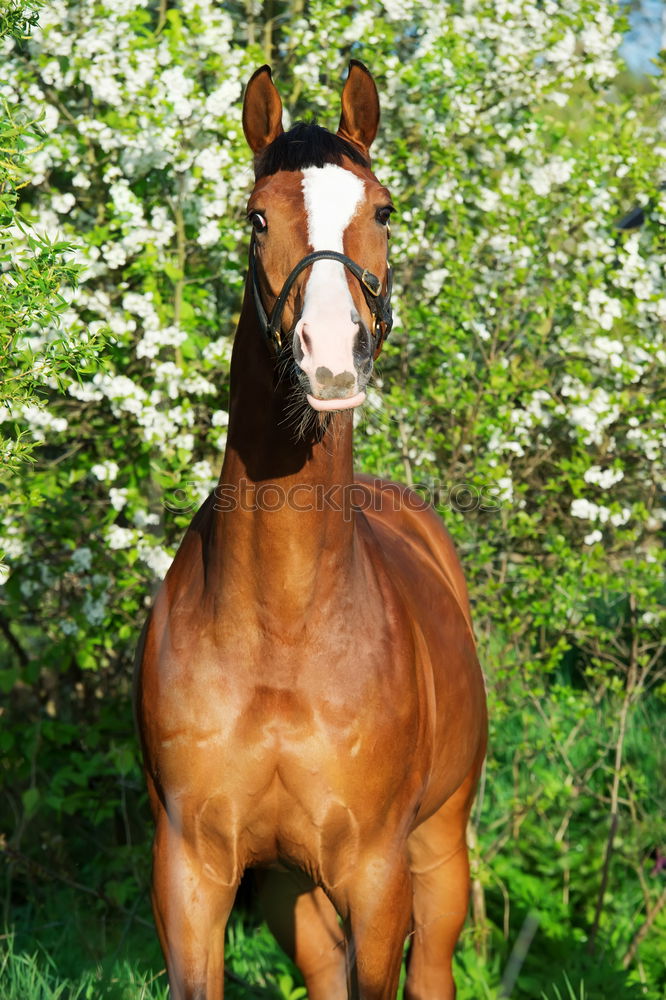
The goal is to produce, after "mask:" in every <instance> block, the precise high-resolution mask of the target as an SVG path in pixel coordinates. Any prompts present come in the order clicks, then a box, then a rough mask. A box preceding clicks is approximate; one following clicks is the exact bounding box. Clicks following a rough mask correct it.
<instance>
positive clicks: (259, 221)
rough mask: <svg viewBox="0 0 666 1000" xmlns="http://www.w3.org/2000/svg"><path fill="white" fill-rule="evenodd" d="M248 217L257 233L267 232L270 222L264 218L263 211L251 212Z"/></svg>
mask: <svg viewBox="0 0 666 1000" xmlns="http://www.w3.org/2000/svg"><path fill="white" fill-rule="evenodd" d="M248 219H249V220H250V222H251V224H252V228H253V229H254V231H255V233H265V232H266V230H267V229H268V223H267V222H266V220H265V219H264V217H263V215H262V214H261V212H250V214H249V215H248Z"/></svg>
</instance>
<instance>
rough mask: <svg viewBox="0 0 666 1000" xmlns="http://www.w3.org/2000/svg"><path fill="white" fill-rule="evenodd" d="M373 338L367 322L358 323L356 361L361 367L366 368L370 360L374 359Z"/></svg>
mask: <svg viewBox="0 0 666 1000" xmlns="http://www.w3.org/2000/svg"><path fill="white" fill-rule="evenodd" d="M372 355H373V350H372V338H371V336H370V331H369V330H368V328H367V326H366V325H365V323H363V322H361V323H359V325H358V333H357V334H356V338H355V340H354V362H355V364H356V367H357V368H359V369H362V370H364V369H366V368H367V367H368V362H371V361H372Z"/></svg>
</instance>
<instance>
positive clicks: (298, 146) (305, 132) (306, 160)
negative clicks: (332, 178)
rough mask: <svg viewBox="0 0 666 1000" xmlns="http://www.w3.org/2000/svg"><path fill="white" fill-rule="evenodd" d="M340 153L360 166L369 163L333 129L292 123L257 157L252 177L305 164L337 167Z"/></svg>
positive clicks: (296, 167)
mask: <svg viewBox="0 0 666 1000" xmlns="http://www.w3.org/2000/svg"><path fill="white" fill-rule="evenodd" d="M343 156H347V157H348V158H349V159H350V160H351V161H352V162H353V163H358V164H359V165H360V166H362V167H368V166H369V165H370V163H369V161H368V158H367V156H364V155H363V153H362V152H361V150H360V149H359V148H358V146H354V145H353V143H351V142H348V141H347V139H343V138H342V137H341V136H339V135H336V134H335V132H329V131H328V129H326V128H323V127H322V126H321V125H317V124H315V123H314V122H296V124H295V125H292V127H291V128H290V129H289V131H288V132H283V133H282V134H281V135H279V136H278V137H277V139H274V140H273V142H272V143H271V144H270V146H267V147H266V149H265V150H264V151H263V153H261V154H260V155H259V156H258V157H257V161H256V163H255V173H256V179H257V180H259V178H261V177H268V176H269V175H270V174H276V173H277V172H278V170H305V169H306V168H307V167H323V166H324V165H325V164H326V163H336V164H337V165H338V166H339V165H340V164H341V163H342V157H343Z"/></svg>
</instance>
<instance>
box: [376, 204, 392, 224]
mask: <svg viewBox="0 0 666 1000" xmlns="http://www.w3.org/2000/svg"><path fill="white" fill-rule="evenodd" d="M392 211H393V206H392V205H385V206H384V207H383V208H378V209H377V211H376V212H375V219H376V220H377V222H378V223H379V224H380V225H381V226H388V224H389V221H390V219H391V212H392Z"/></svg>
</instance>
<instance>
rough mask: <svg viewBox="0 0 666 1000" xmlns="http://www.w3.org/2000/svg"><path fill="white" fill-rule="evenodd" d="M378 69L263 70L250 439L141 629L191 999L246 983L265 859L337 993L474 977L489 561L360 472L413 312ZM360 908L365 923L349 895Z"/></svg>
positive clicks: (255, 105)
mask: <svg viewBox="0 0 666 1000" xmlns="http://www.w3.org/2000/svg"><path fill="white" fill-rule="evenodd" d="M378 123H379V102H378V98H377V91H376V88H375V85H374V82H373V80H372V77H371V76H370V74H369V73H368V71H367V70H366V69H365V67H363V66H362V65H361V64H360V63H357V62H352V64H351V67H350V72H349V77H348V79H347V82H346V84H345V87H344V90H343V94H342V117H341V120H340V127H339V130H338V132H337V134H333V133H331V132H328V131H327V130H325V129H323V128H321V127H319V126H317V125H304V124H299V125H296V126H295V127H294V128H292V129H291V130H290V131H289V132H286V133H285V132H283V129H282V105H281V102H280V98H279V96H278V93H277V90H276V89H275V87H274V85H273V83H272V80H271V74H270V70H269V69H268V67H266V66H264V67H263V68H262V69H260V70H258V72H257V73H255V74H254V76H253V77H252V79H251V80H250V83H249V84H248V87H247V90H246V94H245V104H244V109H243V126H244V130H245V135H246V138H247V141H248V143H249V145H250V148H251V149H252V151H253V152H254V154H255V170H256V183H255V187H254V190H253V192H252V195H251V198H250V202H249V206H248V218H249V222H250V224H251V226H252V228H253V234H252V246H251V250H250V253H251V262H250V269H249V274H248V280H247V285H246V293H245V299H244V302H243V308H242V312H241V316H240V321H239V324H238V331H237V333H236V339H235V343H234V349H233V359H232V367H231V407H230V418H229V435H228V444H227V450H226V454H225V458H224V464H223V466H222V473H221V476H220V481H219V485H218V488H217V490H216V491H215V493H214V494H213V495H212V496H211V497H210V498H209V499H208V500H207V501H206V503H205V504H204V505H203V507H202V508H201V510H200V511H199V512H198V514H197V515H196V517H195V518H194V520H193V522H192V525H191V527H190V529H189V530H188V532H187V534H186V535H185V538H184V539H183V542H182V544H181V546H180V549H179V550H178V554H177V555H176V558H175V560H174V562H173V565H172V567H171V569H170V570H169V572H168V574H167V577H166V580H165V582H164V584H163V586H162V589H161V591H160V592H159V594H158V596H157V599H156V602H155V606H154V609H153V612H152V614H151V617H150V620H149V622H148V623H147V626H146V629H145V632H144V637H143V641H142V649H141V651H140V656H139V662H140V670H139V673H138V682H137V713H138V720H139V726H140V732H141V737H142V742H143V752H144V759H145V769H146V775H147V781H148V788H149V792H150V797H151V802H152V808H153V812H154V817H155V823H156V833H155V842H154V874H153V907H154V913H155V919H156V922H157V928H158V932H159V936H160V941H161V944H162V948H163V950H164V955H165V957H166V961H167V965H168V972H169V981H170V984H171V991H172V996H173V997H174V1000H175V998H178V1000H195V998H198V1000H218V998H220V997H222V995H223V988H224V984H223V979H224V931H225V924H226V922H227V919H228V916H229V912H230V910H231V907H232V904H233V902H234V897H235V894H236V889H237V886H238V884H239V881H240V879H241V875H242V874H243V871H244V870H245V869H246V868H250V867H251V868H256V869H258V870H259V872H260V874H259V876H258V880H259V883H260V889H259V891H260V895H261V897H262V900H263V906H264V910H265V913H266V916H267V919H268V922H269V925H270V927H271V928H272V929H273V932H274V933H275V935H276V937H277V938H278V940H279V941H280V943H281V944H282V946H283V947H284V948H285V949H286V950H287V951H288V952H289V953H290V954H291V955H292V956H293V958H294V959H295V961H296V963H297V964H298V966H299V967H300V969H301V970H302V973H303V976H304V977H305V982H306V984H307V987H308V990H309V995H310V998H311V1000H337V998H343V997H345V998H346V997H352V998H362V1000H380V998H382V1000H389V998H394V997H395V995H396V991H397V988H398V979H399V975H400V966H401V958H402V953H403V945H404V942H405V938H406V936H407V934H408V933H409V932H410V931H411V934H412V941H411V952H410V959H409V968H408V978H407V986H406V993H405V996H406V997H408V998H410V1000H417V998H418V1000H444V998H451V997H453V996H454V994H455V988H454V985H453V978H452V973H451V956H452V952H453V948H454V945H455V943H456V940H457V938H458V935H459V933H460V929H461V927H462V924H463V921H464V919H465V914H466V910H467V900H468V882H469V870H468V860H467V848H466V844H465V826H466V822H467V818H468V814H469V810H470V805H471V801H472V797H473V795H474V790H475V786H476V781H477V777H478V774H479V770H480V768H481V764H482V760H483V756H484V753H485V741H486V712H485V696H484V686H483V680H482V676H481V671H480V669H479V664H478V661H477V658H476V654H475V649H474V639H473V635H472V627H471V623H470V614H469V605H468V600H467V593H466V588H465V582H464V579H463V575H462V571H461V569H460V566H459V564H458V560H457V558H456V555H455V552H454V549H453V546H452V543H451V541H450V539H449V537H448V535H447V534H446V532H445V530H444V528H443V527H442V524H441V523H440V520H439V518H438V517H437V516H436V514H435V513H434V511H433V510H432V509H430V508H429V507H426V506H425V505H424V504H423V502H422V501H421V499H420V498H419V497H417V496H416V495H415V494H413V493H411V492H410V491H409V490H407V489H406V488H404V487H399V486H397V485H396V484H388V483H383V482H381V481H377V480H370V479H368V478H363V477H354V473H353V471H352V410H353V408H354V407H355V406H357V405H358V404H359V403H361V402H362V401H363V399H364V397H365V387H366V385H367V382H368V379H369V377H370V374H371V370H372V367H373V360H374V358H376V356H377V354H378V353H379V350H380V348H381V344H382V340H383V338H384V336H385V335H386V333H387V332H388V329H389V327H390V322H391V311H390V304H389V296H390V270H389V268H388V263H387V252H388V243H387V237H388V220H389V214H390V211H391V202H390V197H389V194H388V191H387V190H386V189H385V188H384V187H382V185H381V184H380V183H379V182H378V181H377V179H376V178H375V176H374V174H373V173H372V172H371V170H370V166H369V162H370V161H369V156H368V149H369V147H370V145H371V143H372V141H373V139H374V138H375V134H376V132H377V126H378ZM338 915H339V917H340V918H341V920H339V919H338Z"/></svg>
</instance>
